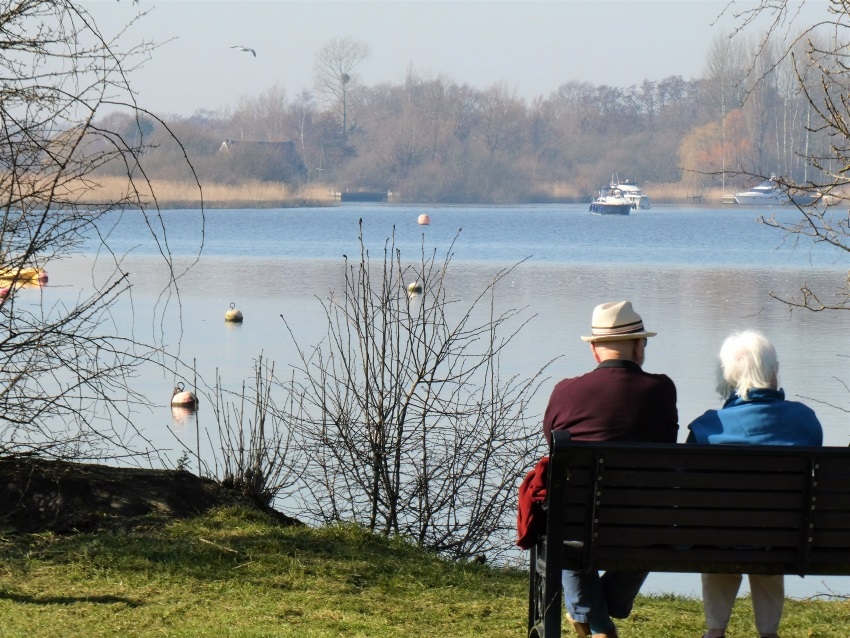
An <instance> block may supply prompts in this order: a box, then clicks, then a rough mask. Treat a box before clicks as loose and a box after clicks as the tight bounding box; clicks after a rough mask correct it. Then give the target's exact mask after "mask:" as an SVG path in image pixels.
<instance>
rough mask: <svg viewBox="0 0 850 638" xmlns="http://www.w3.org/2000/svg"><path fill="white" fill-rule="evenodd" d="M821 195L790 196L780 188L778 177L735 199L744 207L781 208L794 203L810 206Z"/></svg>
mask: <svg viewBox="0 0 850 638" xmlns="http://www.w3.org/2000/svg"><path fill="white" fill-rule="evenodd" d="M820 197H821V194H820V193H795V194H793V195H789V194H788V191H787V190H785V189H783V187H782V186H780V184H779V182H778V181H777V179H776V175H771V176H770V179H766V180H764V181H763V182H761V183H760V184H757V185H755V186H753V187H752V188H750V189H749V190H746V191H741V192H740V193H735V194H734V195H733V199H734V200H735V203H736V204H740V205H742V206H781V205H783V204H788V203H791V202H793V203H794V204H797V205H799V206H808V205H809V204H812V203H814V202H815V201H817V200H818V199H820Z"/></svg>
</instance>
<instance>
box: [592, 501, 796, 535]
mask: <svg viewBox="0 0 850 638" xmlns="http://www.w3.org/2000/svg"><path fill="white" fill-rule="evenodd" d="M598 520H599V525H601V526H604V525H605V524H606V523H611V524H613V525H617V526H620V525H623V526H631V525H648V526H652V527H668V526H674V525H686V526H687V525H691V526H704V527H711V526H714V527H735V528H744V527H752V528H791V529H794V530H795V533H797V532H798V529H799V525H800V511H799V509H792V510H774V509H771V510H734V511H729V510H720V509H709V508H706V509H698V508H693V507H677V508H671V507H616V508H614V507H607V508H606V507H603V508H602V509H601V510H600V511H599V512H598Z"/></svg>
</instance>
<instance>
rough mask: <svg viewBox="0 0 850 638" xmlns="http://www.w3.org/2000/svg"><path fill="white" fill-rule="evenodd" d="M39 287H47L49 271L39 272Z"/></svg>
mask: <svg viewBox="0 0 850 638" xmlns="http://www.w3.org/2000/svg"><path fill="white" fill-rule="evenodd" d="M38 285H39V286H45V285H47V271H46V270H39V271H38Z"/></svg>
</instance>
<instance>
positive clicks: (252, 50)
mask: <svg viewBox="0 0 850 638" xmlns="http://www.w3.org/2000/svg"><path fill="white" fill-rule="evenodd" d="M230 48H231V49H239V50H240V51H245V52H246V53H250V54H251V55H253V56H254V57H255V58H256V57H257V52H256V51H254V49H252V48H251V47H243V46H242V45H239V44H234V45H233V46H232V47H230Z"/></svg>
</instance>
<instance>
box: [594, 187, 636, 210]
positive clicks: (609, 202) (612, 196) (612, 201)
mask: <svg viewBox="0 0 850 638" xmlns="http://www.w3.org/2000/svg"><path fill="white" fill-rule="evenodd" d="M632 208H634V204H632V202H630V201H629V200H627V199H626V197H625V196H624V195H623V191H622V190H620V189H619V188H610V189H608V191H607V192H600V193H599V197H597V198H596V199H594V200H593V201H592V202H590V212H591V213H594V214H596V215H628V214H629V213H630V212H631V210H632Z"/></svg>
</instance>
